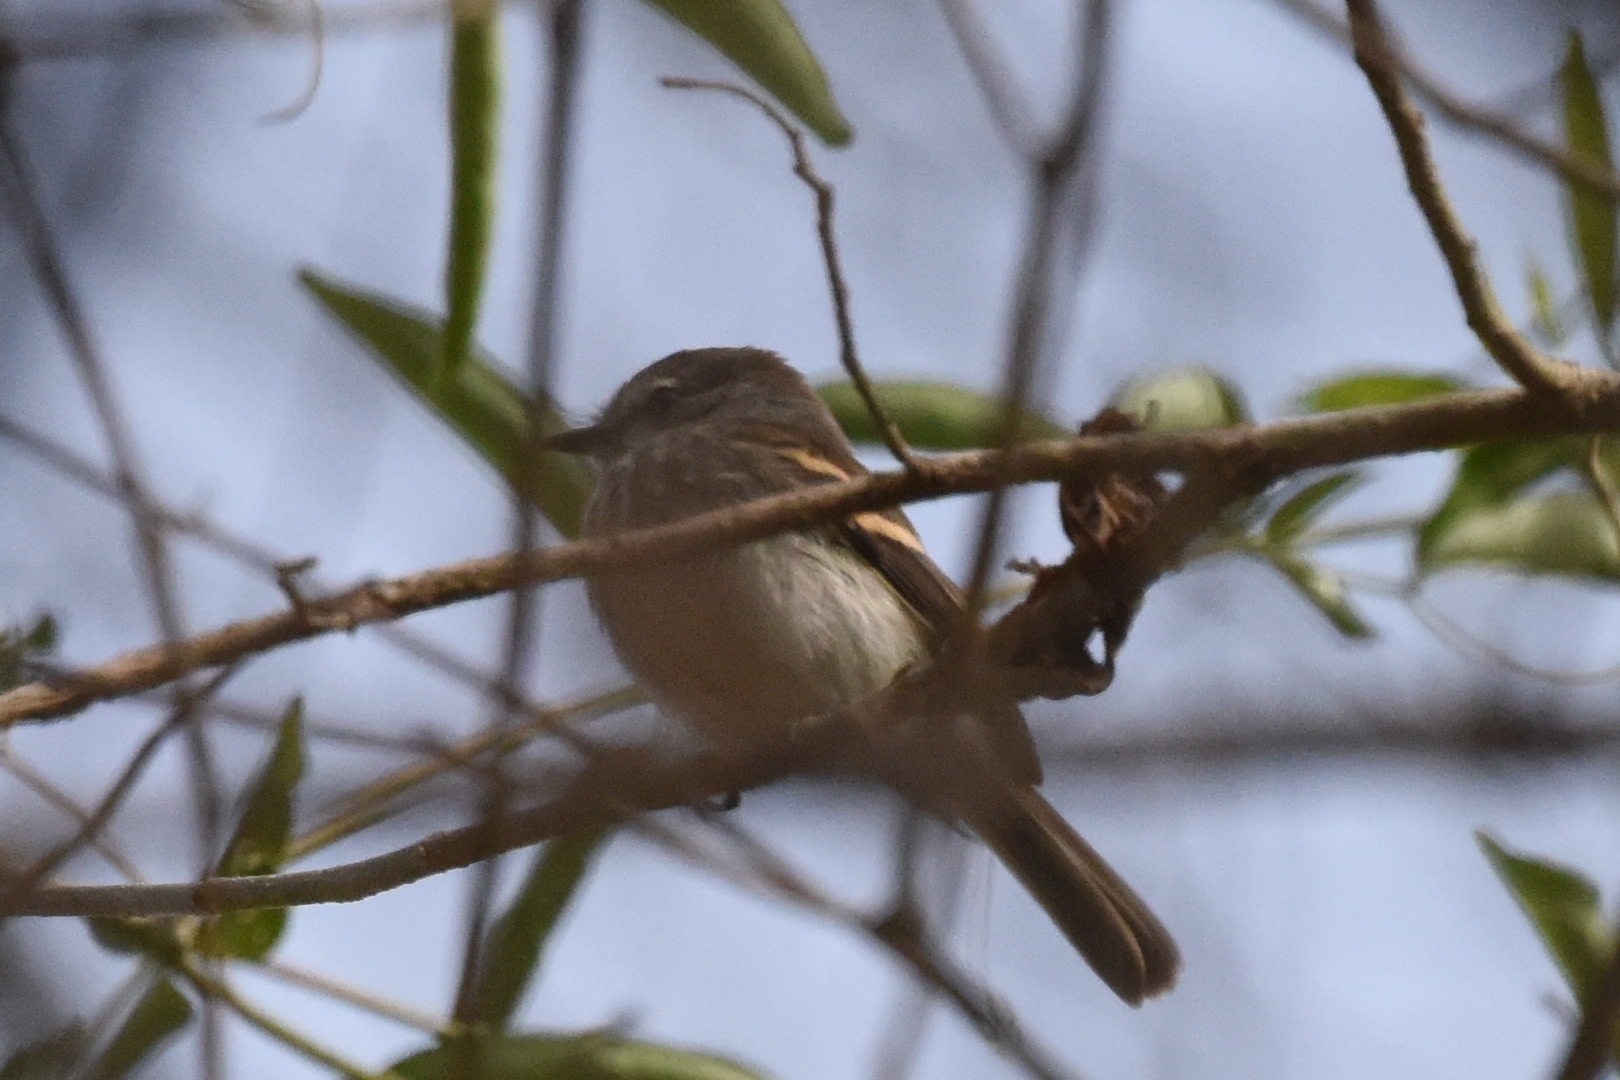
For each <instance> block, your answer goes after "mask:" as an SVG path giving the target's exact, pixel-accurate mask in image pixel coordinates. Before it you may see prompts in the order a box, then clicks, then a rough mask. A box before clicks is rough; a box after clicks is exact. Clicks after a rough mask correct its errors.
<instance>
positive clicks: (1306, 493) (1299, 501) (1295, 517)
mask: <svg viewBox="0 0 1620 1080" xmlns="http://www.w3.org/2000/svg"><path fill="white" fill-rule="evenodd" d="M1362 479H1363V474H1362V473H1361V472H1360V471H1359V470H1356V469H1350V470H1347V471H1345V472H1339V473H1334V474H1333V475H1332V476H1327V477H1323V478H1322V479H1321V480H1318V481H1316V482H1315V483H1313V484H1307V485H1306V486H1305V487H1304V488H1303V489H1301V490H1300V491H1299V493H1298V494H1296V495H1294V496H1293V497H1292V498H1290V499H1289V500H1288V501H1287V502H1285V503H1283V504H1282V505H1281V506H1279V507H1278V508H1277V511H1276V513H1274V514H1272V515H1271V520H1270V521H1269V522H1267V523H1266V539H1267V540H1269V541H1270V542H1271V543H1273V544H1276V545H1277V546H1278V547H1287V546H1288V545H1290V544H1292V543H1293V542H1294V541H1295V540H1297V539H1299V534H1300V533H1302V532H1304V531H1305V530H1306V529H1308V528H1310V527H1311V525H1312V524H1313V523H1315V521H1316V519H1317V518H1319V517H1321V516H1322V514H1324V513H1325V512H1326V511H1327V510H1328V508H1329V507H1331V506H1332V505H1333V504H1334V503H1336V502H1338V501H1339V500H1340V499H1342V498H1344V497H1345V496H1346V495H1348V494H1350V491H1351V489H1352V488H1354V487H1355V486H1356V485H1357V484H1359V483H1360V482H1361V481H1362Z"/></svg>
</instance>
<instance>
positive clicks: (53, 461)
mask: <svg viewBox="0 0 1620 1080" xmlns="http://www.w3.org/2000/svg"><path fill="white" fill-rule="evenodd" d="M0 438H6V439H9V440H11V441H12V442H14V443H15V444H16V445H18V446H19V447H21V448H22V449H24V450H26V451H27V452H28V453H30V454H32V455H34V456H35V457H36V458H38V459H39V460H40V461H42V462H43V463H44V464H45V465H46V466H48V467H49V468H51V469H52V470H54V471H55V472H56V473H57V474H58V475H60V476H63V477H65V478H66V479H69V480H72V481H73V482H74V483H76V484H79V485H80V486H81V487H83V488H85V489H86V490H89V491H92V492H95V493H96V494H98V495H100V496H102V497H103V498H106V499H109V500H112V501H114V502H117V501H119V495H118V489H117V487H116V485H115V484H114V483H113V481H112V479H111V478H110V477H108V476H107V474H106V473H105V472H104V471H102V470H100V469H98V468H97V467H96V466H95V465H93V464H92V463H90V462H89V461H87V460H86V459H84V458H83V457H81V456H79V455H78V454H75V453H74V452H73V451H71V450H69V449H68V448H67V447H65V446H63V445H62V444H61V443H58V442H56V441H55V440H53V439H51V438H49V437H47V436H45V435H43V434H41V433H40V432H38V431H35V430H33V429H32V428H30V427H28V426H26V425H24V424H20V423H18V422H17V421H15V420H12V419H10V418H8V417H5V416H0ZM151 509H152V512H153V514H154V515H155V516H156V517H157V518H158V520H159V522H160V523H161V524H162V526H163V528H164V529H166V530H168V531H170V532H172V533H174V534H176V535H179V536H185V537H188V538H189V539H191V540H194V541H196V542H197V543H200V544H202V545H203V546H205V547H207V548H209V549H210V550H212V551H214V552H217V553H218V554H220V555H223V556H225V557H226V558H229V559H232V560H234V561H236V562H238V563H240V564H241V565H243V566H245V567H249V568H251V569H253V570H256V571H258V572H259V573H261V574H263V575H265V576H267V577H270V578H272V579H273V580H275V582H276V585H277V587H278V588H280V589H282V592H283V594H284V595H286V594H287V593H288V590H287V587H286V585H287V582H286V581H285V571H286V570H288V569H289V568H290V567H300V566H301V564H303V563H305V561H306V560H305V559H288V558H286V557H285V556H281V555H278V554H276V553H274V552H272V551H269V550H268V549H266V548H264V547H262V546H261V545H259V544H257V543H255V542H253V541H251V540H248V539H246V538H244V537H241V536H238V535H236V534H233V533H231V532H229V531H227V530H225V529H224V528H222V527H220V526H219V525H216V524H214V523H212V522H210V521H208V520H207V519H206V518H204V517H203V516H202V515H200V514H197V513H181V512H180V511H177V510H173V509H171V508H169V507H167V506H164V505H163V504H162V503H160V502H156V501H154V502H153V503H152V506H151ZM305 578H309V581H310V584H309V587H310V588H312V589H313V588H319V587H322V586H321V584H320V582H319V580H318V579H315V578H313V576H312V575H310V574H309V571H308V570H307V569H304V570H302V572H301V573H300V575H299V576H298V578H297V581H296V584H295V589H296V591H297V598H296V600H295V599H294V598H293V597H292V596H290V595H289V597H288V599H289V603H292V604H293V606H294V607H299V606H300V605H301V604H302V603H303V600H304V597H303V588H304V585H303V582H304V580H305ZM377 629H378V633H379V634H380V636H381V637H382V638H383V640H384V641H386V642H388V644H390V645H392V646H394V647H395V648H397V649H399V650H400V651H401V652H403V653H405V654H406V655H408V656H410V657H412V658H414V659H416V660H420V661H421V662H423V663H425V664H427V665H428V666H429V667H431V668H433V669H434V670H436V671H438V672H440V673H441V674H443V675H446V676H448V677H449V678H451V679H454V680H455V681H456V682H458V683H460V684H461V685H463V686H466V687H469V688H471V689H474V690H477V691H479V692H481V693H483V694H485V695H505V696H506V697H507V698H508V699H509V701H510V703H511V704H512V705H513V706H514V707H516V708H519V709H521V710H522V711H524V712H525V713H527V714H528V716H529V717H530V718H531V719H533V718H537V717H539V716H541V715H542V714H543V713H544V712H545V710H543V709H541V708H540V707H539V706H537V705H536V704H534V702H532V701H529V700H527V699H526V698H524V697H523V696H522V695H518V694H514V693H513V691H512V690H511V688H510V687H504V686H501V685H500V684H499V683H498V682H497V681H496V680H494V679H492V678H490V676H489V675H487V674H486V673H485V672H484V671H483V670H481V669H480V668H478V667H475V666H474V665H473V664H472V663H470V662H469V661H467V660H465V659H463V658H462V657H460V656H457V655H456V654H454V653H452V652H450V651H449V650H448V649H446V648H445V647H444V646H443V645H440V644H438V643H436V642H434V641H431V640H429V639H428V638H425V637H423V636H421V635H420V634H418V633H416V632H415V631H414V630H412V629H410V628H409V627H405V626H397V625H384V626H379V627H378V628H377ZM229 708H230V707H228V706H222V705H220V704H217V703H216V704H214V705H212V706H211V707H210V709H209V711H210V712H220V711H228V709H229ZM230 718H233V719H238V720H240V719H243V718H244V713H242V712H241V711H240V709H238V710H237V711H236V712H235V713H234V714H231V715H230ZM305 730H306V732H308V733H309V734H310V735H311V736H312V737H318V736H322V735H323V730H322V729H321V728H320V727H319V726H318V725H315V724H309V725H306V727H305ZM325 735H326V736H327V737H332V738H340V737H341V738H346V739H348V740H349V741H351V742H366V743H369V744H372V745H379V746H382V745H386V746H388V747H389V748H392V749H409V750H416V751H419V750H420V749H421V745H420V741H419V740H418V741H416V742H415V743H413V744H412V745H410V746H402V745H401V744H400V743H399V741H398V740H397V739H388V738H387V737H384V736H376V735H372V734H369V733H362V732H354V733H352V734H347V733H337V732H326V733H325Z"/></svg>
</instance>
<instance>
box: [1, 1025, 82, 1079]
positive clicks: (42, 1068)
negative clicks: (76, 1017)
mask: <svg viewBox="0 0 1620 1080" xmlns="http://www.w3.org/2000/svg"><path fill="white" fill-rule="evenodd" d="M89 1045H90V1039H89V1036H88V1035H87V1034H86V1033H85V1030H84V1026H83V1025H82V1024H79V1023H77V1022H74V1023H71V1024H69V1025H68V1026H67V1027H65V1028H63V1029H62V1030H61V1031H58V1032H56V1033H55V1034H54V1035H51V1036H49V1037H48V1038H44V1039H41V1040H40V1041H39V1042H35V1043H29V1044H28V1045H27V1046H25V1047H23V1048H22V1049H20V1050H18V1051H17V1052H16V1053H14V1054H12V1055H11V1056H10V1057H8V1058H7V1059H6V1061H5V1064H4V1065H0V1080H68V1077H70V1076H71V1075H72V1074H73V1066H74V1065H75V1064H76V1063H77V1062H78V1060H79V1058H80V1057H82V1056H83V1055H84V1052H85V1051H86V1050H88V1049H89Z"/></svg>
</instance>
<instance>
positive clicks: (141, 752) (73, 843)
mask: <svg viewBox="0 0 1620 1080" xmlns="http://www.w3.org/2000/svg"><path fill="white" fill-rule="evenodd" d="M238 670H239V665H237V664H230V665H227V666H226V667H224V668H222V669H221V670H220V671H219V672H218V673H217V674H215V676H214V677H213V678H212V679H210V680H209V681H208V683H207V685H205V686H203V687H202V688H201V689H200V690H199V691H198V692H197V693H195V694H188V695H186V696H185V697H184V698H180V699H179V700H177V701H176V703H175V705H174V708H173V710H172V711H171V712H170V714H169V717H168V719H167V720H165V721H164V722H163V723H162V724H160V725H158V727H157V728H156V729H155V730H154V731H153V732H152V733H151V734H150V735H148V736H147V737H146V739H145V740H144V741H142V743H141V745H140V746H139V747H138V748H137V749H136V751H135V753H134V754H132V755H131V756H130V758H129V760H128V761H127V762H125V763H124V768H123V770H122V771H121V772H120V773H119V774H118V778H117V779H116V780H114V781H113V784H112V787H110V788H108V789H107V793H106V794H105V795H103V796H102V797H101V802H100V803H98V804H97V805H96V808H95V809H94V810H93V811H91V812H90V814H89V815H88V816H87V817H86V818H85V819H84V822H83V823H82V824H81V825H80V826H79V828H78V830H77V831H76V832H75V833H74V834H73V835H72V836H71V837H69V838H68V839H67V840H66V841H64V842H63V843H61V844H58V845H57V846H56V847H55V848H53V849H52V850H51V851H49V852H47V853H46V854H44V855H43V856H41V857H40V858H39V859H38V860H36V861H35V862H34V864H33V865H32V866H30V867H29V868H28V869H27V870H25V871H23V873H22V874H21V875H20V876H18V877H17V878H16V879H15V880H13V881H11V882H8V883H7V885H6V888H5V891H4V892H3V893H0V910H4V909H6V908H9V907H11V906H13V905H15V904H16V903H17V901H18V899H19V898H21V897H23V896H25V895H26V894H27V893H28V892H29V891H30V890H32V889H35V888H37V887H38V886H39V883H40V882H42V881H45V880H46V879H48V878H49V877H50V876H51V874H53V873H55V872H56V869H57V868H58V867H60V866H61V865H62V864H63V863H65V862H67V861H68V860H69V859H71V858H72V857H73V856H74V855H75V854H77V853H78V851H79V850H80V849H81V848H83V847H84V846H85V845H86V844H90V843H94V842H95V841H96V840H98V839H99V838H100V836H101V831H102V829H104V828H106V825H107V822H109V821H111V820H112V817H113V815H114V814H116V813H117V812H118V810H119V808H120V807H121V806H123V804H124V799H125V798H126V797H127V796H128V795H129V793H130V791H132V790H133V789H134V787H135V784H136V783H137V782H138V781H139V780H140V778H141V776H142V775H143V774H144V773H145V772H146V767H147V766H148V765H149V764H151V761H152V757H153V755H155V754H156V753H157V751H158V749H159V748H160V747H161V746H162V745H163V744H164V743H165V742H166V741H168V739H169V736H171V735H173V734H174V733H175V732H177V731H181V730H185V729H187V728H188V726H189V725H190V724H191V723H192V721H193V720H194V719H195V716H194V710H195V709H196V708H197V707H198V706H199V705H201V704H202V703H203V702H205V701H207V700H208V698H209V696H210V695H212V694H213V693H214V692H215V691H217V690H218V689H219V688H220V687H221V686H223V685H224V684H225V682H226V680H228V679H229V678H230V677H231V676H233V675H235V674H236V672H237V671H238Z"/></svg>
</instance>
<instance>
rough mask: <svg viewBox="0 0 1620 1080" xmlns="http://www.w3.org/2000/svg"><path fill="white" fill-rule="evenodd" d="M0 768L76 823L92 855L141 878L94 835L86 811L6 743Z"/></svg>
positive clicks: (130, 876)
mask: <svg viewBox="0 0 1620 1080" xmlns="http://www.w3.org/2000/svg"><path fill="white" fill-rule="evenodd" d="M0 769H4V770H5V771H6V772H8V773H10V774H11V775H12V776H15V777H16V778H17V779H18V780H19V781H21V782H22V783H23V784H24V785H25V786H26V787H27V788H28V789H29V790H30V791H32V792H34V794H36V795H38V796H39V797H40V798H42V799H44V800H45V801H46V802H48V803H50V804H51V805H52V806H54V807H56V808H57V809H58V810H60V811H62V812H63V813H64V814H66V815H67V816H68V817H70V818H72V819H73V820H74V821H76V822H78V823H79V827H80V828H81V829H83V830H84V834H85V836H86V837H87V839H86V841H85V842H86V844H87V845H88V846H89V848H90V849H91V850H92V851H94V852H95V853H96V854H98V855H100V856H101V857H102V858H103V859H106V860H107V864H108V865H109V866H111V867H112V868H113V869H114V870H117V871H118V872H119V873H120V874H122V875H123V876H124V878H125V879H126V880H128V881H141V880H144V879H143V878H142V876H141V872H140V871H139V870H137V869H135V864H134V863H132V862H130V861H129V860H128V859H126V858H124V856H122V855H120V854H119V853H118V849H117V848H114V847H113V846H112V845H111V844H109V843H107V841H106V839H105V838H104V837H101V836H96V835H94V834H93V833H94V830H92V829H90V827H89V825H90V812H89V811H88V810H86V809H84V807H82V806H80V805H79V804H78V803H76V802H74V801H73V799H72V798H71V797H69V796H68V794H67V793H66V792H64V791H62V790H61V789H60V788H58V787H57V786H56V785H55V784H53V783H51V782H50V781H49V780H47V779H46V778H45V777H44V776H43V775H42V774H41V773H39V772H38V771H37V770H36V769H35V768H34V767H33V766H32V765H30V764H28V762H27V761H25V760H23V759H22V758H21V757H19V756H18V755H16V754H14V753H12V752H11V747H10V746H9V745H0Z"/></svg>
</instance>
